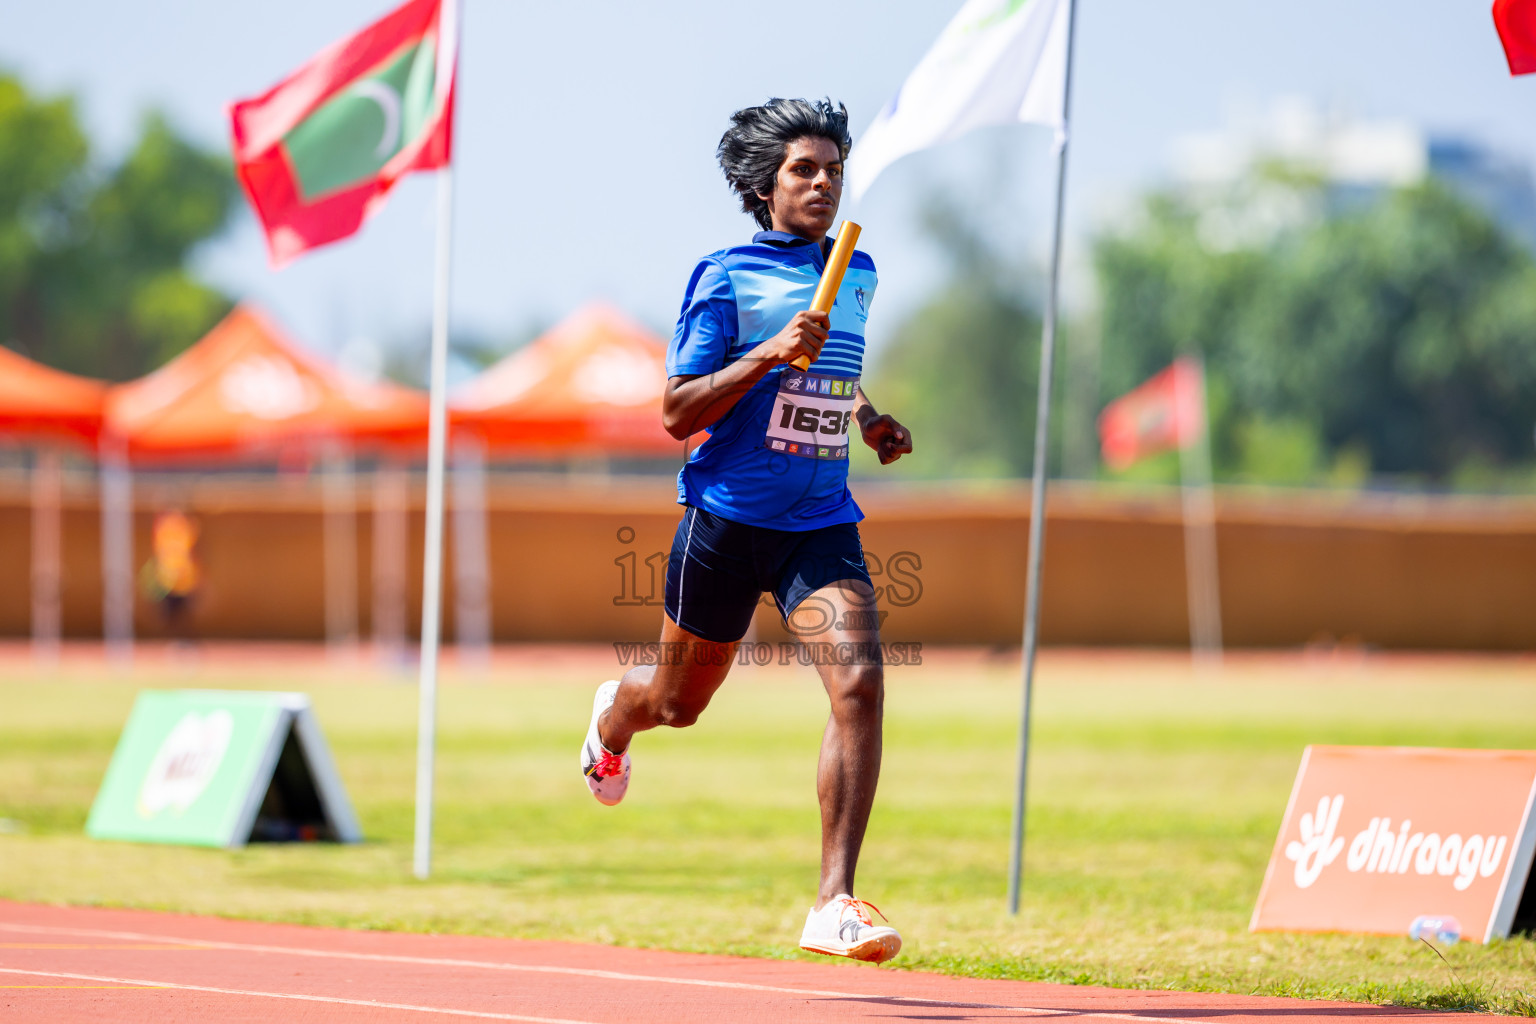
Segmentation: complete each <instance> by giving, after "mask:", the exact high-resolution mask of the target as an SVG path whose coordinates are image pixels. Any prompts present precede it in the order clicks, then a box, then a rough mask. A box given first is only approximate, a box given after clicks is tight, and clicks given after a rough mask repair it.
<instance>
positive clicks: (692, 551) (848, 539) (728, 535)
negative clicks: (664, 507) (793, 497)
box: [666, 505, 870, 643]
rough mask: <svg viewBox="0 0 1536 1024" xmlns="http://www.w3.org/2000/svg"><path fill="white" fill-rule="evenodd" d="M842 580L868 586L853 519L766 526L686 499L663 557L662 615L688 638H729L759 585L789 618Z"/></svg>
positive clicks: (737, 631)
mask: <svg viewBox="0 0 1536 1024" xmlns="http://www.w3.org/2000/svg"><path fill="white" fill-rule="evenodd" d="M842 580H860V581H862V582H863V583H864V584H865V586H869V585H870V581H869V570H868V569H866V568H865V567H864V545H863V544H862V543H860V541H859V528H858V526H857V525H855V524H853V523H840V524H838V525H837V526H823V527H821V528H820V529H817V530H803V531H796V530H771V529H769V528H768V527H765V526H748V525H746V524H745V523H737V522H733V521H731V520H729V519H723V518H721V517H720V516H717V515H714V514H712V513H709V512H706V511H704V510H703V509H701V508H695V507H694V506H692V505H689V506H688V510H687V511H686V512H684V513H683V521H682V522H680V523H678V524H677V534H676V535H675V536H674V537H673V538H672V557H671V558H669V559H668V560H667V602H666V608H667V614H668V615H669V616H671V618H672V621H673V622H675V623H677V624H678V625H679V626H681V627H683V628H684V629H686V630H687V631H688V632H690V633H692V634H693V635H694V636H699V637H703V638H704V639H705V640H712V641H714V642H716V643H732V642H734V641H736V640H740V639H741V638H742V637H743V636H745V635H746V632H747V627H748V626H749V625H751V623H752V613H753V612H754V611H755V610H756V609H757V602H758V600H759V599H760V598H761V597H762V595H763V592H764V591H769V592H771V593H772V594H773V598H774V601H775V602H776V603H777V604H778V606H779V614H780V615H782V616H783V617H784V620H785V622H786V623H787V622H788V621H789V617H790V615H791V614H793V612H794V610H795V609H796V608H797V607H799V605H800V602H801V601H804V600H805V599H806V598H807V597H809V596H810V595H811V594H813V593H815V592H816V591H818V590H820V589H821V588H822V587H825V586H828V585H830V584H833V583H837V582H839V581H842Z"/></svg>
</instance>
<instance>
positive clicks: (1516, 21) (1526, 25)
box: [1493, 0, 1536, 75]
mask: <svg viewBox="0 0 1536 1024" xmlns="http://www.w3.org/2000/svg"><path fill="white" fill-rule="evenodd" d="M1493 25H1494V27H1495V28H1497V29H1498V30H1499V41H1500V42H1502V43H1503V44H1504V56H1505V57H1507V58H1508V59H1509V73H1510V74H1512V75H1528V74H1530V73H1531V72H1533V71H1536V0H1493Z"/></svg>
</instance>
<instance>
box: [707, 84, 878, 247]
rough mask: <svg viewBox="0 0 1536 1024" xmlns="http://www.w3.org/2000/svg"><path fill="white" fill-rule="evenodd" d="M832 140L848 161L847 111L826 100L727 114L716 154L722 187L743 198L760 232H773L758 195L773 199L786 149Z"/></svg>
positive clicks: (783, 102)
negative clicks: (806, 141)
mask: <svg viewBox="0 0 1536 1024" xmlns="http://www.w3.org/2000/svg"><path fill="white" fill-rule="evenodd" d="M806 137H811V138H823V139H830V140H832V142H834V143H836V144H837V149H838V153H839V154H840V155H841V156H842V158H843V159H844V160H846V159H848V150H850V149H851V148H853V139H852V138H851V137H850V136H849V135H848V108H847V107H845V106H843V105H842V104H841V103H839V104H838V105H837V106H835V107H834V106H833V105H832V101H831V100H830V99H821V100H817V101H816V102H814V103H812V102H811V101H809V100H783V99H779V98H777V97H775V98H773V99H771V100H769V101H768V102H767V103H764V104H763V105H762V106H760V107H747V108H746V109H744V110H738V111H736V113H734V114H732V115H731V127H730V128H728V129H727V130H726V133H725V134H724V135H722V136H720V145H719V147H718V148H717V149H716V150H715V155H716V156H717V157H719V159H720V169H721V170H722V171H724V172H725V180H726V183H727V184H729V185H730V186H731V188H732V189H734V190H735V191H736V194H737V195H738V196H740V197H741V208H742V210H743V211H744V212H746V213H750V214H751V215H752V216H753V217H754V218H755V219H756V220H757V223H758V224H759V225H760V226H761V227H762V229H763V230H764V231H767V230H768V229H769V228H771V227H773V219H772V218H771V217H770V216H769V214H768V204H767V203H765V202H763V200H762V199H760V198H759V195H773V186H774V182H775V180H776V179H777V177H778V173H779V167H780V165H782V164H783V163H784V151H785V148H786V147H787V146H788V145H789V144H790V143H791V142H794V141H795V140H796V139H803V138H806Z"/></svg>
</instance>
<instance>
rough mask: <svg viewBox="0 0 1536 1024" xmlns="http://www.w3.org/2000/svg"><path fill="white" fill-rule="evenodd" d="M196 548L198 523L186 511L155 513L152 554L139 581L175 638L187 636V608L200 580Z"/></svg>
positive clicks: (200, 572)
mask: <svg viewBox="0 0 1536 1024" xmlns="http://www.w3.org/2000/svg"><path fill="white" fill-rule="evenodd" d="M196 547H197V524H196V523H194V522H193V521H192V519H191V518H190V517H188V516H187V514H186V513H184V512H181V511H179V510H176V509H171V510H169V511H166V512H161V513H160V514H158V515H157V516H155V526H154V534H153V541H152V549H153V552H154V554H153V556H152V557H151V558H150V560H149V561H148V562H146V563H145V564H144V570H143V573H142V575H141V577H140V581H141V583H142V585H143V587H144V592H145V593H146V594H148V595H149V596H150V597H151V598H153V599H154V601H155V602H156V603H157V604H158V605H159V606H160V614H161V615H162V616H163V617H164V618H165V628H166V632H167V633H169V634H170V636H171V637H172V638H173V639H177V640H183V639H187V636H186V632H187V630H186V624H187V608H188V606H189V605H190V604H191V601H192V598H193V596H194V595H195V594H196V593H197V588H198V586H199V585H200V584H201V583H202V578H203V574H202V569H201V568H200V567H199V566H198V564H197V558H196V557H195V555H194V553H193V551H194V549H195V548H196Z"/></svg>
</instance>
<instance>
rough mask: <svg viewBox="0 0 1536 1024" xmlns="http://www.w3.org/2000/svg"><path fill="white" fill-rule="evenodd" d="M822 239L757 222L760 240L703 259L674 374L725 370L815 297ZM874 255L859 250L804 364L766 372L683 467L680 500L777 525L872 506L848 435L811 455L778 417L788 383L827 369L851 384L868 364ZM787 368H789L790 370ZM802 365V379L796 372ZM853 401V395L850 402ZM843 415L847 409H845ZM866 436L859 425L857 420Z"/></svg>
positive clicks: (816, 521) (853, 431)
mask: <svg viewBox="0 0 1536 1024" xmlns="http://www.w3.org/2000/svg"><path fill="white" fill-rule="evenodd" d="M824 266H825V256H824V253H823V251H822V248H821V246H819V245H817V244H816V243H814V242H809V241H806V240H805V239H803V238H799V237H797V236H795V235H790V234H786V233H784V232H779V231H760V232H758V233H757V234H756V235H754V236H753V238H752V244H751V245H741V246H736V247H734V248H730V249H722V250H721V251H719V252H717V253H714V254H712V255H710V256H706V257H705V258H704V259H702V260H700V261H699V264H698V266H697V267H695V268H694V271H693V276H692V277H691V278H690V279H689V281H688V291H687V294H686V295H685V296H684V297H683V308H682V312H681V313H680V314H679V316H678V320H677V331H676V332H675V333H674V335H673V337H672V343H671V345H669V346H668V348H667V376H669V377H679V376H703V375H707V374H711V373H716V372H718V371H720V370H722V369H724V368H725V367H727V366H729V365H730V364H731V363H734V362H735V361H736V360H738V359H740V358H741V357H742V356H744V355H746V354H747V353H748V352H750V351H751V350H752V349H753V348H754V347H756V346H757V345H758V344H760V343H762V342H764V341H766V340H768V339H769V338H771V337H773V336H774V335H775V334H777V333H779V331H780V330H782V329H783V328H784V326H785V325H786V324H788V323H789V321H790V319H791V318H792V317H793V316H794V315H795V314H796V313H798V312H800V311H801V310H804V309H809V308H810V305H811V296H812V294H813V293H814V292H815V290H816V285H817V282H818V281H820V279H821V271H822V268H823V267H824ZM875 283H876V281H875V264H874V262H873V261H872V260H871V259H870V258H869V256H867V255H866V254H864V253H862V252H858V251H855V252H854V254H853V259H852V260H851V261H850V262H849V265H848V272H847V274H845V275H844V277H843V284H842V287H841V288H840V289H839V291H838V293H837V300H836V302H835V303H834V304H833V306H832V313H831V331H830V332H829V336H828V338H827V343H826V345H825V346H824V347H823V348H822V350H821V355H820V356H819V357H818V358H817V360H816V362H815V363H813V364H812V365H811V367H810V370H809V372H808V373H807V374H799V372H798V371H796V370H795V369H793V368H792V367H784V366H779V367H776V368H775V369H773V370H771V371H769V372H768V373H767V374H764V375H763V377H762V379H761V380H759V381H758V382H757V383H756V384H754V385H753V386H752V388H751V390H749V391H748V392H747V393H746V394H745V395H743V396H742V397H741V399H740V401H738V402H737V403H736V405H735V406H734V407H733V408H732V409H731V411H730V412H728V413H726V414H725V415H724V416H722V417H721V418H720V419H719V421H717V422H716V423H715V424H714V426H712V427H710V428H709V438H708V440H706V441H705V442H704V443H703V444H701V445H699V446H698V447H697V448H695V449H694V450H693V451H692V452H691V453H690V454H689V456H688V461H687V463H686V464H685V465H684V466H683V469H682V472H680V473H679V474H678V477H677V500H678V502H679V503H681V504H688V505H693V506H696V507H698V508H702V509H704V510H705V511H707V512H712V513H714V514H715V515H718V516H722V517H724V518H726V519H730V520H732V521H733V522H738V523H746V524H749V525H753V526H766V527H770V528H772V529H776V530H815V529H819V528H821V527H823V526H833V525H836V524H838V523H856V522H858V521H859V520H860V519H862V518H864V513H862V512H861V511H859V507H858V505H857V504H855V503H854V500H853V495H852V494H850V493H849V491H848V459H847V448H846V445H845V446H844V447H843V448H842V449H841V453H840V457H839V450H838V449H835V448H834V449H833V450H832V452H831V454H830V456H829V455H828V449H826V448H821V449H820V457H816V456H817V452H816V451H814V450H811V449H807V454H808V455H809V456H810V457H800V456H797V455H791V454H788V453H787V452H786V451H785V450H783V449H784V446H783V445H782V444H778V448H779V450H775V449H774V448H773V447H770V445H774V444H776V443H777V442H775V441H774V440H773V439H772V438H771V437H770V436H769V426H770V422H769V421H770V418H777V417H778V415H779V411H778V409H777V406H776V397H777V396H779V394H780V390H781V386H783V387H786V388H788V387H795V388H798V387H800V386H801V384H802V383H806V384H807V386H808V382H809V380H810V379H813V378H815V379H819V382H820V384H821V387H822V393H823V394H825V393H826V389H827V388H828V386H829V379H830V386H831V387H833V388H835V389H837V390H839V391H841V389H843V388H845V387H846V388H848V389H849V391H850V393H851V389H852V387H853V382H855V381H856V380H857V378H858V377H859V375H860V374H861V373H862V372H863V370H864V323H865V320H866V319H867V318H868V316H869V305H870V302H871V300H872V299H873V298H874V294H875ZM786 373H787V374H788V377H786ZM796 376H800V377H803V378H805V381H804V382H801V381H796V380H794V379H793V378H794V377H796ZM850 404H851V403H850ZM845 423H846V420H845ZM847 429H848V433H849V435H850V436H857V434H858V427H857V425H853V426H851V427H848V428H847Z"/></svg>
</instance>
